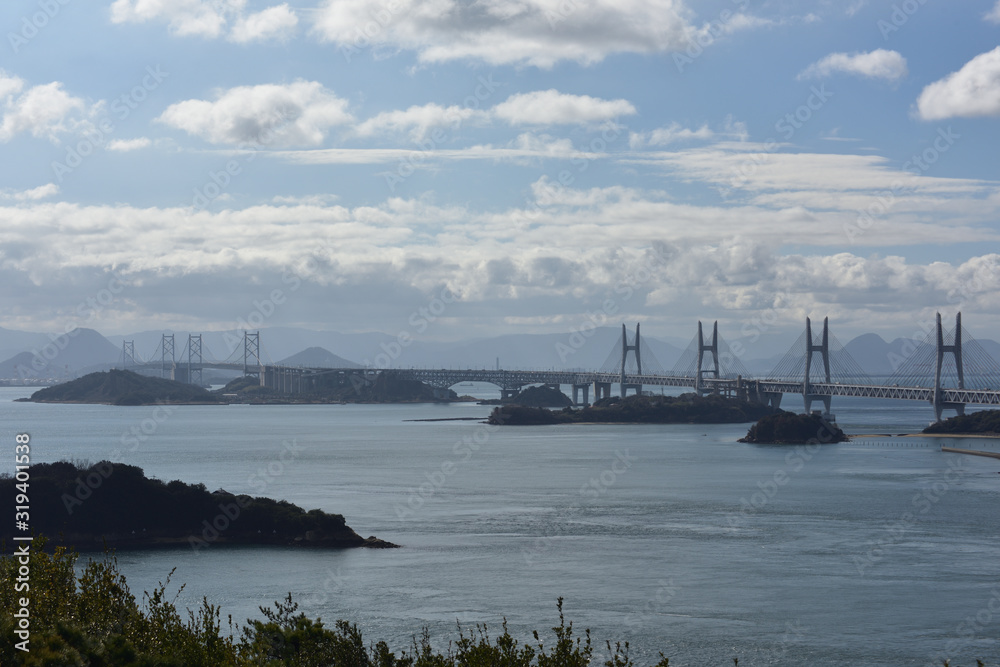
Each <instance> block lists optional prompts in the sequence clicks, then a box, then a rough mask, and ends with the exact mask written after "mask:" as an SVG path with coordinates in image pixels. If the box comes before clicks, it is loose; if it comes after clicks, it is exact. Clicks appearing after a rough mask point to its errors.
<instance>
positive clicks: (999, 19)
mask: <svg viewBox="0 0 1000 667" xmlns="http://www.w3.org/2000/svg"><path fill="white" fill-rule="evenodd" d="M983 18H984V19H986V20H987V21H989V22H990V23H1000V0H997V4H996V5H994V7H993V9H991V10H990V11H988V12H987V13H986V15H985V16H983Z"/></svg>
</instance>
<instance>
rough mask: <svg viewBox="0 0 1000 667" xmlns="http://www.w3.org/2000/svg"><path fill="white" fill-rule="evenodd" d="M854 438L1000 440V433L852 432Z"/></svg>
mask: <svg viewBox="0 0 1000 667" xmlns="http://www.w3.org/2000/svg"><path fill="white" fill-rule="evenodd" d="M850 437H852V438H984V439H987V440H1000V433H982V434H979V433H852V434H851V435H850Z"/></svg>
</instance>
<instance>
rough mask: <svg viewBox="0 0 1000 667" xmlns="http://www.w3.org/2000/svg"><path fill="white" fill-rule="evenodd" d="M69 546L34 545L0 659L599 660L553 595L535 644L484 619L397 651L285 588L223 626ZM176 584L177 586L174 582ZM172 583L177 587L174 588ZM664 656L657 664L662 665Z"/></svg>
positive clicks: (356, 664) (311, 664) (2, 597)
mask: <svg viewBox="0 0 1000 667" xmlns="http://www.w3.org/2000/svg"><path fill="white" fill-rule="evenodd" d="M76 560H77V555H76V554H74V553H72V552H69V551H66V550H65V549H62V548H57V549H56V550H55V552H54V553H51V554H49V553H45V552H42V551H32V552H31V553H30V556H29V567H30V570H31V590H30V596H31V604H30V611H31V616H30V640H29V644H28V645H27V647H28V648H29V649H30V652H23V651H20V650H18V649H17V648H16V647H15V642H16V641H17V639H14V640H13V641H11V640H10V639H7V640H5V641H3V642H0V664H3V665H26V666H36V665H38V666H41V665H58V666H59V667H77V666H79V667H230V666H232V667H243V666H247V667H251V666H254V667H255V666H258V665H260V666H264V665H266V666H277V665H288V666H295V667H299V666H301V667H320V666H326V665H338V666H339V665H343V666H345V667H585V666H586V665H591V664H598V663H597V662H596V660H598V658H597V657H596V656H595V655H594V647H593V646H592V644H591V639H590V631H589V630H588V631H587V632H586V633H585V635H584V637H583V638H580V637H576V636H574V633H573V624H572V623H566V621H565V619H564V617H563V614H562V599H560V600H559V625H558V626H557V627H554V628H552V631H553V632H554V633H555V639H554V641H553V642H552V643H548V642H543V641H542V640H541V639H539V636H538V633H537V632H535V633H534V637H535V644H534V645H527V644H525V645H522V644H520V643H519V642H518V641H517V640H516V639H514V638H513V637H511V635H510V634H509V633H508V632H507V627H506V624H505V625H504V627H503V633H502V634H500V635H499V636H497V637H495V638H491V637H490V636H489V634H488V632H487V629H486V628H485V627H481V626H477V627H476V630H475V631H470V632H465V631H462V630H461V629H459V638H458V639H457V640H456V641H454V642H452V643H449V645H448V650H447V652H446V653H440V652H435V651H434V649H433V648H432V646H431V642H430V637H429V635H428V634H427V632H426V630H425V631H424V633H423V634H422V635H421V636H420V637H419V638H416V637H415V638H414V641H413V647H412V649H411V650H410V651H409V652H406V651H403V652H401V653H400V654H399V655H396V654H395V653H394V652H392V651H390V650H389V647H388V645H387V644H386V643H385V642H382V641H380V642H378V643H377V644H375V645H374V646H372V645H368V646H366V645H365V641H364V639H363V637H362V635H361V632H360V631H359V630H358V628H357V626H356V625H353V624H351V623H348V622H347V621H337V622H336V623H335V624H334V625H333V626H332V627H327V626H326V625H325V624H324V623H323V621H322V619H319V618H317V619H312V618H309V617H307V616H306V615H305V614H304V613H301V612H298V605H297V604H296V603H295V602H294V601H293V600H292V597H291V595H289V596H288V597H287V598H286V599H285V600H284V601H281V602H275V603H274V606H273V607H268V608H265V607H261V608H260V610H261V613H262V614H263V619H262V620H255V619H247V624H246V625H245V626H243V627H242V628H240V627H237V626H234V624H233V622H232V618H231V617H230V618H229V620H228V623H227V624H226V625H227V627H226V630H225V631H223V623H222V620H221V612H220V609H219V607H217V606H215V605H213V604H211V603H210V602H209V601H208V600H207V599H203V601H202V605H201V606H200V607H199V608H198V609H197V611H190V610H188V611H187V618H186V619H185V618H184V617H183V616H182V615H181V612H179V611H178V609H177V606H176V604H175V601H176V596H175V597H174V599H173V600H171V599H169V598H168V595H167V591H166V588H167V586H168V585H169V583H170V578H169V577H167V582H166V583H165V584H164V583H161V584H160V586H159V587H158V588H156V589H155V590H154V591H153V592H152V593H144V594H143V600H142V603H141V604H140V603H139V602H138V601H137V600H136V598H135V596H134V595H133V594H132V592H131V591H130V590H129V587H128V584H127V582H126V581H125V577H124V575H122V573H121V572H120V571H119V570H118V565H117V561H116V560H115V557H114V556H113V555H106V556H105V558H104V560H92V561H90V562H89V563H88V564H87V566H86V568H84V570H83V572H82V573H81V574H80V575H79V576H77V575H76V573H75V570H74V564H75V562H76ZM17 571H18V562H17V560H16V559H15V558H12V557H4V558H3V559H0V607H2V608H3V609H5V610H10V609H18V608H19V606H18V605H17V604H16V603H17V599H16V596H17V595H24V593H20V594H18V593H15V592H14V582H15V580H16V578H17V576H18V575H17ZM182 588H183V587H182ZM179 592H180V591H178V593H179ZM15 620H16V619H14V618H13V616H12V615H11V614H8V613H4V614H2V615H0V634H2V636H3V637H5V638H15V637H16V635H15V632H14V631H15ZM607 648H608V651H609V657H608V659H607V660H606V661H605V662H604V665H606V666H607V667H631V666H632V665H633V662H632V661H631V659H629V657H628V644H627V643H626V644H625V645H618V644H615V645H614V646H613V647H612V645H611V644H610V643H607ZM668 664H669V663H668V660H667V659H666V658H664V659H663V660H661V661H660V662H659V663H658V664H657V666H656V667H667V665H668Z"/></svg>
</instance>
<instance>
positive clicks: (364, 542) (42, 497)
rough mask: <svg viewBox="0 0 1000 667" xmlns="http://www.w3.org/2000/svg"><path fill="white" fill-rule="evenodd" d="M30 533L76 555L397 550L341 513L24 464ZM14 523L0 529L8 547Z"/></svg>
mask: <svg viewBox="0 0 1000 667" xmlns="http://www.w3.org/2000/svg"><path fill="white" fill-rule="evenodd" d="M30 472H31V519H32V521H31V528H32V530H33V531H34V532H35V533H36V534H39V535H44V536H46V537H47V538H48V540H49V541H48V543H47V546H48V547H50V548H54V547H58V546H65V547H73V548H75V549H78V550H81V551H91V550H102V549H104V548H106V547H109V548H118V549H141V548H157V547H170V546H175V547H190V548H192V549H194V550H196V551H198V550H200V549H204V548H207V547H209V546H211V545H214V544H255V545H264V544H267V545H285V546H308V547H324V548H334V549H344V548H352V547H371V548H392V547H395V546H397V545H395V544H392V543H390V542H386V541H384V540H380V539H378V538H376V537H369V538H367V539H365V538H363V537H361V536H360V535H358V534H357V533H356V532H354V530H352V529H351V528H350V527H349V526H348V525H347V524H346V522H345V520H344V517H343V516H342V515H340V514H328V513H326V512H323V511H322V510H318V509H314V510H309V511H308V512H307V511H305V510H303V509H302V508H301V507H298V506H297V505H293V504H291V503H289V502H286V501H283V500H273V499H271V498H263V497H251V496H248V495H236V494H232V493H229V492H227V491H224V490H222V489H219V490H217V491H214V492H210V491H208V489H206V488H205V485H204V484H186V483H184V482H181V481H179V480H174V481H172V482H167V483H164V482H162V481H160V480H158V479H153V478H149V477H146V475H145V474H144V473H143V471H142V468H138V467H136V466H131V465H126V464H123V463H112V462H110V461H101V462H100V463H97V464H94V465H91V466H77V465H75V464H73V463H69V462H67V461H60V462H57V463H38V464H34V465H32V466H31V469H30ZM16 493H17V490H16V487H15V478H13V477H9V476H8V477H0V498H4V499H9V500H10V502H11V504H10V506H11V507H13V505H14V503H13V501H14V498H15V494H16ZM13 526H14V524H13V522H10V525H9V526H4V527H3V528H2V529H0V540H2V541H4V542H6V543H7V544H12V543H13V542H12V541H11V538H12V537H13V533H12V529H13Z"/></svg>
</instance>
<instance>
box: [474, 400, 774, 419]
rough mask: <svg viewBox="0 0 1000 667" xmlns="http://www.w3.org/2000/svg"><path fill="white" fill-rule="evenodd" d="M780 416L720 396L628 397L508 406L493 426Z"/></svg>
mask: <svg viewBox="0 0 1000 667" xmlns="http://www.w3.org/2000/svg"><path fill="white" fill-rule="evenodd" d="M775 412H780V411H777V410H775V409H774V408H770V407H768V406H766V405H760V404H758V403H747V402H745V401H738V400H736V399H732V398H726V397H725V396H720V395H718V394H709V395H707V396H699V395H697V394H694V393H688V394H682V395H680V396H629V397H627V398H620V397H618V396H614V397H612V398H602V399H601V400H599V401H596V402H595V403H594V404H593V405H591V406H589V407H586V408H583V409H580V410H574V409H573V408H565V409H563V410H560V411H558V412H553V411H551V410H546V409H544V408H529V407H523V406H518V405H505V406H501V407H499V408H495V409H494V410H493V413H492V414H491V415H490V417H489V422H490V423H491V424H508V425H529V424H530V425H538V424H582V423H596V424H602V423H603V424H608V423H626V424H740V423H745V422H752V421H754V420H756V419H759V418H761V417H762V416H765V415H770V414H774V413H775Z"/></svg>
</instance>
